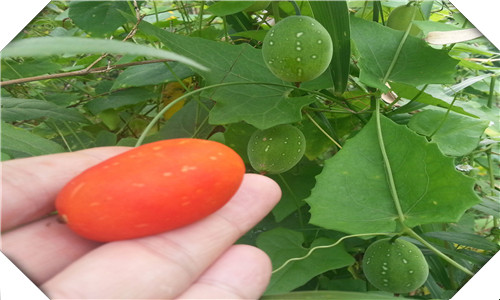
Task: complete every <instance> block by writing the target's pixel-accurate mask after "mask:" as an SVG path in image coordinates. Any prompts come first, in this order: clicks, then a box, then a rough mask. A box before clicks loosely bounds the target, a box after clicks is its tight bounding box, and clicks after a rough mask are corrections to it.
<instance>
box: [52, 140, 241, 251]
mask: <svg viewBox="0 0 500 300" xmlns="http://www.w3.org/2000/svg"><path fill="white" fill-rule="evenodd" d="M244 173H245V165H244V163H243V160H242V159H241V157H240V156H239V155H238V154H236V152H234V151H233V150H232V149H231V148H229V147H227V146H225V145H223V144H220V143H217V142H213V141H208V140H200V139H171V140H163V141H159V142H154V143H150V144H145V145H142V146H139V147H137V148H134V149H132V150H130V151H127V152H125V153H122V154H120V155H117V156H115V157H112V158H110V159H108V160H106V161H103V162H101V163H99V164H97V165H95V166H93V167H91V168H89V169H87V170H86V171H84V172H83V173H81V174H80V175H78V176H77V177H75V178H73V179H72V180H71V181H70V182H69V183H68V184H67V185H66V186H65V187H64V188H63V189H62V190H61V191H60V193H59V194H58V196H57V199H56V203H55V204H56V209H57V210H58V212H59V215H60V217H61V218H62V219H63V220H65V221H66V223H67V225H68V226H69V227H70V228H71V229H72V230H73V231H75V232H76V233H78V234H79V235H81V236H83V237H85V238H88V239H91V240H96V241H101V242H108V241H116V240H124V239H132V238H137V237H143V236H148V235H153V234H157V233H160V232H164V231H167V230H170V229H174V228H178V227H181V226H184V225H187V224H191V223H193V222H196V221H198V220H200V219H202V218H204V217H206V216H208V215H210V214H211V213H213V212H215V211H216V210H218V209H219V208H221V207H222V206H224V204H226V202H228V201H229V200H230V199H231V197H232V196H233V195H234V194H235V193H236V191H237V189H238V188H239V186H240V184H241V182H242V180H243V175H244Z"/></svg>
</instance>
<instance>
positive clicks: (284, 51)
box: [262, 16, 333, 82]
mask: <svg viewBox="0 0 500 300" xmlns="http://www.w3.org/2000/svg"><path fill="white" fill-rule="evenodd" d="M332 54H333V46H332V39H331V38H330V35H329V34H328V31H326V29H325V28H324V27H323V26H322V25H321V24H320V23H319V22H318V21H316V20H315V19H313V18H311V17H307V16H290V17H287V18H285V19H283V20H281V21H280V22H278V23H276V25H274V26H273V27H272V28H271V30H269V32H268V33H267V34H266V37H265V38H264V41H263V44H262V55H263V57H264V61H265V63H266V65H267V67H268V68H269V70H271V72H272V73H273V74H274V75H276V77H278V78H280V79H282V80H284V81H290V82H304V81H309V80H312V79H314V78H316V77H318V76H319V75H321V74H322V73H323V72H324V71H325V70H326V69H327V68H328V66H329V64H330V61H331V60H332Z"/></svg>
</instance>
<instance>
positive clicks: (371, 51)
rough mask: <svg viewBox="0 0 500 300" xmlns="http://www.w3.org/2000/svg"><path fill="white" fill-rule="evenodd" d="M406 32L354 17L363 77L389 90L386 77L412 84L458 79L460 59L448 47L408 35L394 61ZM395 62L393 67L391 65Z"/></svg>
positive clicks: (352, 24) (353, 22)
mask: <svg viewBox="0 0 500 300" xmlns="http://www.w3.org/2000/svg"><path fill="white" fill-rule="evenodd" d="M403 35H404V32H402V31H398V30H394V29H391V28H388V27H385V26H382V25H381V24H378V23H375V22H369V21H365V20H362V19H360V18H356V17H352V18H351V37H352V39H353V41H354V43H355V44H356V48H357V49H358V51H359V53H360V60H359V63H358V66H359V68H360V80H361V81H362V82H363V83H365V84H367V85H369V86H372V87H376V88H379V89H381V90H382V91H384V92H386V91H387V90H388V88H387V87H386V86H385V82H383V79H384V78H386V77H387V80H389V81H397V82H402V83H406V84H410V85H414V86H417V85H421V84H429V83H454V78H453V75H454V74H455V66H456V65H457V63H458V61H457V60H454V59H453V58H451V57H450V56H449V55H448V52H447V51H445V50H437V49H433V48H431V47H430V46H429V45H427V44H426V43H425V42H424V41H422V40H420V39H418V38H416V37H413V36H408V37H407V39H406V41H405V43H404V44H403V46H402V48H401V52H400V54H399V56H398V57H397V59H396V60H395V63H394V65H392V64H393V60H394V56H395V55H396V51H397V49H398V47H399V45H400V43H401V41H402V38H403ZM391 66H392V69H391Z"/></svg>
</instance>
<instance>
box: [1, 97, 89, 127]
mask: <svg viewBox="0 0 500 300" xmlns="http://www.w3.org/2000/svg"><path fill="white" fill-rule="evenodd" d="M46 117H50V118H54V119H57V120H61V121H63V120H64V121H73V122H80V123H88V121H87V119H86V118H85V117H84V116H83V115H82V114H80V113H79V112H78V111H77V110H75V109H70V108H66V107H63V106H59V105H56V104H54V103H51V102H47V101H43V100H37V99H18V98H11V97H2V120H3V121H5V122H15V121H25V120H34V119H40V118H46Z"/></svg>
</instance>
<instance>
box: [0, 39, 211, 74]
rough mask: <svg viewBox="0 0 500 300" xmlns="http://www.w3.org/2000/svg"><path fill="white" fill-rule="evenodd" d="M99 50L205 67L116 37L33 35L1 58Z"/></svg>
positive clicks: (6, 48)
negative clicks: (106, 38)
mask: <svg viewBox="0 0 500 300" xmlns="http://www.w3.org/2000/svg"><path fill="white" fill-rule="evenodd" d="M102 53H113V54H128V55H136V56H147V57H156V58H164V59H171V60H175V61H178V62H181V63H183V64H186V65H188V66H190V67H193V68H196V69H200V70H205V71H207V69H206V68H205V67H204V66H202V65H200V64H199V63H197V62H195V61H193V60H192V59H189V58H186V57H184V56H181V55H179V54H176V53H173V52H170V51H166V50H161V49H156V48H153V47H150V46H144V45H139V44H134V43H131V42H120V41H115V40H104V39H90V38H79V37H35V38H29V39H22V40H17V41H14V42H12V43H10V44H9V45H7V46H6V47H5V48H3V50H2V52H1V54H2V58H8V57H24V56H28V57H45V56H50V55H77V54H102Z"/></svg>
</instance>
